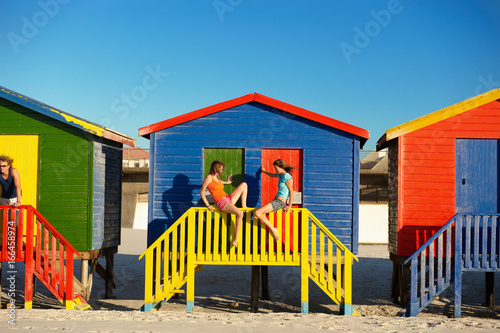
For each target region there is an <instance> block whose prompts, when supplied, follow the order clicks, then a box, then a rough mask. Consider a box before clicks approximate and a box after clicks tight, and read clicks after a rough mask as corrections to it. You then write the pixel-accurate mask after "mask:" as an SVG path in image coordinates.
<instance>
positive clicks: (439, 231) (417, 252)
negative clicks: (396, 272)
mask: <svg viewBox="0 0 500 333" xmlns="http://www.w3.org/2000/svg"><path fill="white" fill-rule="evenodd" d="M461 214H462V213H456V214H455V215H453V217H452V218H451V219H450V220H449V221H448V222H446V223H445V224H444V225H443V226H442V227H441V228H440V229H439V230H438V231H437V232H436V233H435V234H434V235H432V236H431V238H429V239H428V240H427V242H425V243H424V244H423V245H422V246H420V247H419V248H418V249H417V251H415V252H414V253H413V254H412V255H411V256H410V257H409V258H408V259H406V261H405V262H404V265H406V264H407V263H408V262H410V261H411V260H413V259H416V258H418V256H419V255H420V254H421V253H422V252H424V251H425V250H426V249H427V248H428V247H429V245H430V244H431V243H433V242H434V240H436V238H438V237H439V236H440V235H441V234H443V233H444V232H445V231H446V229H448V227H449V226H450V225H451V224H453V223H454V222H455V221H456V218H457V216H458V215H461Z"/></svg>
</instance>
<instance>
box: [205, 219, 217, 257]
mask: <svg viewBox="0 0 500 333" xmlns="http://www.w3.org/2000/svg"><path fill="white" fill-rule="evenodd" d="M213 219H215V216H212V212H211V211H208V212H207V234H206V236H205V237H206V238H205V239H206V241H205V243H206V248H205V260H206V261H213V257H212V223H213Z"/></svg>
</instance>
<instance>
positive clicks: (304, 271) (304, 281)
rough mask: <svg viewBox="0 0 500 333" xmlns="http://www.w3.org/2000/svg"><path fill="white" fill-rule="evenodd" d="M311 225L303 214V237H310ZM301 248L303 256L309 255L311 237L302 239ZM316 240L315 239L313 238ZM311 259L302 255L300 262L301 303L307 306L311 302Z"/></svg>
mask: <svg viewBox="0 0 500 333" xmlns="http://www.w3.org/2000/svg"><path fill="white" fill-rule="evenodd" d="M308 226H309V223H308V219H307V216H306V214H302V221H301V232H302V235H309V228H308ZM301 238H302V239H301V248H302V253H303V254H308V253H309V251H307V249H308V245H309V244H308V241H309V237H301ZM313 238H314V237H313ZM308 261H309V258H308V256H307V255H302V256H301V262H300V273H301V276H300V301H301V303H302V304H307V303H308V302H309V275H310V270H309V267H310V266H309V262H308Z"/></svg>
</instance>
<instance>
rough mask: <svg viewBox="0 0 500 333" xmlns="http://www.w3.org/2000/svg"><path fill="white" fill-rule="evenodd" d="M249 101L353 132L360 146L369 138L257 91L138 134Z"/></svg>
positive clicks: (150, 126) (351, 128) (354, 128)
mask: <svg viewBox="0 0 500 333" xmlns="http://www.w3.org/2000/svg"><path fill="white" fill-rule="evenodd" d="M250 102H258V103H262V104H265V105H268V106H271V107H273V108H276V109H279V110H283V111H286V112H289V113H292V114H295V115H297V116H300V117H303V118H306V119H310V120H313V121H315V122H318V123H320V124H324V125H327V126H330V127H333V128H336V129H339V130H341V131H345V132H347V133H351V134H354V135H356V136H359V137H361V138H362V143H361V147H362V146H363V144H364V143H365V142H366V140H368V139H369V138H370V132H368V131H367V130H365V129H362V128H360V127H356V126H353V125H350V124H347V123H344V122H342V121H339V120H335V119H333V118H329V117H326V116H324V115H321V114H318V113H315V112H312V111H308V110H306V109H303V108H299V107H297V106H294V105H291V104H288V103H285V102H281V101H278V100H276V99H274V98H270V97H267V96H264V95H261V94H258V93H254V94H248V95H244V96H241V97H238V98H235V99H232V100H229V101H226V102H222V103H218V104H215V105H212V106H208V107H206V108H203V109H199V110H196V111H193V112H189V113H186V114H183V115H180V116H177V117H174V118H170V119H167V120H163V121H160V122H158V123H155V124H152V125H149V126H145V127H142V128H140V129H139V136H148V135H149V134H151V133H153V132H157V131H160V130H163V129H165V128H169V127H172V126H175V125H179V124H182V123H185V122H188V121H190V120H193V119H197V118H201V117H204V116H208V115H210V114H213V113H216V112H219V111H223V110H226V109H229V108H232V107H235V106H238V105H242V104H246V103H250Z"/></svg>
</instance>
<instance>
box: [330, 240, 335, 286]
mask: <svg viewBox="0 0 500 333" xmlns="http://www.w3.org/2000/svg"><path fill="white" fill-rule="evenodd" d="M334 288H335V287H334V285H333V242H332V240H331V239H328V291H329V292H330V293H331V292H333V290H334Z"/></svg>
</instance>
